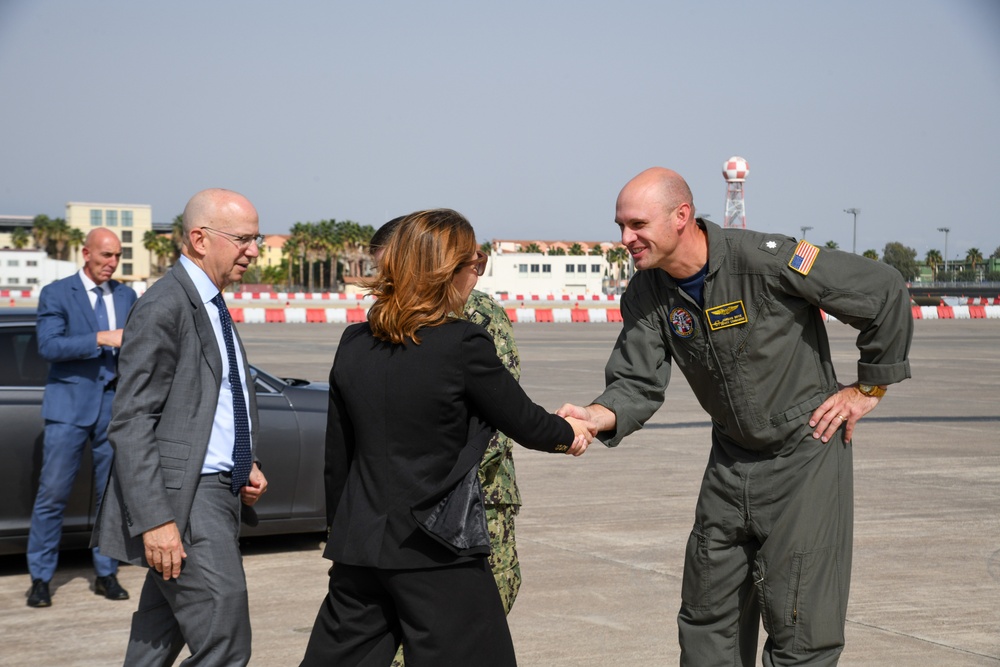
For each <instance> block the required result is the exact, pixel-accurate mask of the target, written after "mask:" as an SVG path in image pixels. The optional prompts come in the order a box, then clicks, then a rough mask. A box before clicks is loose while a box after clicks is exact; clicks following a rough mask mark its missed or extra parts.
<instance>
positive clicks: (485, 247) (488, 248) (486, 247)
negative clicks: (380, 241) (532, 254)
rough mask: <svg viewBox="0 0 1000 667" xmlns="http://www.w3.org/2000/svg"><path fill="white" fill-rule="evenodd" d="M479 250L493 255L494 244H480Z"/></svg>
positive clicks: (484, 242)
mask: <svg viewBox="0 0 1000 667" xmlns="http://www.w3.org/2000/svg"><path fill="white" fill-rule="evenodd" d="M368 238H371V237H368ZM479 249H480V250H482V251H483V254H484V255H492V254H493V244H492V243H490V242H489V241H483V242H482V244H480V246H479Z"/></svg>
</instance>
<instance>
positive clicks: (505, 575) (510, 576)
mask: <svg viewBox="0 0 1000 667" xmlns="http://www.w3.org/2000/svg"><path fill="white" fill-rule="evenodd" d="M517 510H518V506H517V505H487V506H486V526H487V528H489V531H490V546H491V550H490V569H491V570H493V578H494V579H495V580H496V582H497V590H499V591H500V600H501V601H502V602H503V610H504V613H506V614H509V613H510V608H511V607H513V606H514V598H516V597H517V591H518V590H519V589H520V588H521V564H520V563H519V562H518V560H517V544H516V543H515V541H514V517H515V516H516V515H517ZM391 667H403V647H402V646H400V647H399V649H398V650H397V651H396V657H395V658H393V659H392V666H391Z"/></svg>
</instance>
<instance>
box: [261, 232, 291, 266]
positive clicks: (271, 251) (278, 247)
mask: <svg viewBox="0 0 1000 667" xmlns="http://www.w3.org/2000/svg"><path fill="white" fill-rule="evenodd" d="M289 238H291V237H290V236H289V235H288V234H265V235H264V245H262V246H261V247H260V257H258V258H257V264H258V265H259V266H260V268H261V269H265V268H267V267H269V266H281V260H283V259H284V258H285V251H284V250H283V248H284V247H285V242H287V241H288V239H289Z"/></svg>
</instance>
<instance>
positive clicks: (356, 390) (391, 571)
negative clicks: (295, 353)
mask: <svg viewBox="0 0 1000 667" xmlns="http://www.w3.org/2000/svg"><path fill="white" fill-rule="evenodd" d="M485 259H486V258H485V256H483V255H482V253H480V252H478V249H477V246H476V239H475V234H474V232H473V229H472V227H471V225H470V224H469V222H468V221H467V220H466V219H465V218H464V217H462V216H461V215H460V214H459V213H457V212H455V211H452V210H448V209H438V210H430V211H419V212H416V213H412V214H410V215H408V216H406V217H405V218H404V219H403V221H402V222H401V223H400V224H399V227H398V229H397V231H396V233H395V234H394V235H393V237H392V240H391V241H390V242H389V245H388V246H387V247H386V250H385V254H384V255H383V257H382V259H381V261H380V264H379V274H378V276H377V277H376V278H375V280H374V281H373V283H372V284H371V285H369V287H370V288H371V291H372V293H373V294H374V295H375V296H376V298H377V300H376V302H375V304H374V305H373V306H372V308H371V310H370V311H369V313H368V322H366V323H364V324H357V325H354V326H351V327H348V329H347V330H346V331H345V332H344V335H343V338H342V339H341V342H340V346H339V347H338V349H337V356H336V359H335V360H334V364H333V369H332V371H331V372H330V411H329V421H328V424H327V436H326V440H327V442H326V485H327V502H328V505H329V507H328V510H329V516H330V518H331V521H332V525H331V531H330V540H329V542H328V543H327V546H326V551H325V552H324V556H325V557H326V558H329V559H330V560H332V561H334V563H335V565H334V566H333V568H331V571H330V587H329V592H328V594H327V596H326V599H325V600H324V601H323V604H322V605H321V607H320V610H319V613H318V615H317V618H316V623H315V625H314V627H313V631H312V636H311V637H310V639H309V645H308V647H307V649H306V655H305V658H304V659H303V661H302V665H307V666H312V665H323V666H326V665H338V666H341V667H347V666H352V665H371V666H378V667H383V666H385V665H388V664H389V663H390V662H391V661H392V657H393V654H394V653H395V651H396V647H397V646H398V645H399V644H400V643H402V645H403V651H404V656H405V659H406V664H407V667H421V666H434V667H440V666H442V665H476V666H477V667H489V666H492V665H497V666H505V667H506V666H509V665H515V664H516V661H515V658H514V647H513V643H512V642H511V638H510V631H509V630H508V627H507V620H506V617H505V615H504V610H503V605H502V604H501V601H500V596H499V593H498V592H497V587H496V583H495V582H494V580H493V575H492V574H491V572H490V568H489V565H488V563H487V558H486V556H487V555H488V553H489V539H488V536H487V535H485V520H484V519H483V517H482V516H481V515H480V512H481V508H482V499H481V492H480V497H479V498H478V499H477V497H476V493H477V492H478V478H477V477H476V474H475V471H476V469H477V467H478V464H479V458H480V457H481V455H482V451H483V449H484V448H485V446H486V444H487V442H488V440H489V436H490V434H491V433H492V430H493V429H499V430H502V431H503V432H504V433H507V434H508V435H510V436H511V437H512V438H513V439H514V440H515V441H516V442H519V443H520V444H522V445H523V446H525V447H530V448H532V449H538V450H542V451H548V452H560V453H566V454H572V455H574V456H579V455H580V454H583V453H584V451H586V449H587V445H588V444H589V443H590V441H591V440H592V438H593V431H592V429H591V426H590V424H588V423H586V422H582V421H577V420H574V419H563V418H562V417H558V416H556V415H553V414H549V413H548V412H546V411H545V409H544V408H541V407H540V406H538V405H535V404H534V403H532V402H531V400H530V399H529V398H528V397H527V396H526V395H525V393H524V391H523V390H522V389H521V387H520V385H518V384H517V382H516V381H515V380H514V379H513V378H512V377H511V375H510V373H508V372H507V371H506V370H505V369H504V368H503V366H502V365H501V364H500V361H499V359H498V358H497V355H496V350H495V347H494V344H493V341H492V339H491V338H490V337H489V335H488V334H487V333H486V331H485V330H484V329H482V328H481V327H480V326H478V325H476V324H473V323H471V322H468V321H465V320H463V319H460V317H459V316H460V314H461V312H462V306H463V304H464V303H465V301H466V299H467V298H468V296H469V293H470V292H471V291H472V288H473V287H475V285H476V281H477V278H478V276H479V275H481V274H482V271H483V268H484V267H485ZM470 480H471V482H470ZM470 489H471V490H470ZM477 500H478V503H477Z"/></svg>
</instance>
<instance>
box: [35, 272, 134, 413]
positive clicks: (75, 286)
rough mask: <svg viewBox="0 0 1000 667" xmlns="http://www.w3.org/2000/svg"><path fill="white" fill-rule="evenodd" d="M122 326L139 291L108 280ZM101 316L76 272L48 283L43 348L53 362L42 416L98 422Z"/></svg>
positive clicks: (41, 305) (41, 317)
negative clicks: (98, 341) (91, 302)
mask: <svg viewBox="0 0 1000 667" xmlns="http://www.w3.org/2000/svg"><path fill="white" fill-rule="evenodd" d="M108 284H109V285H110V287H111V294H112V296H113V300H114V304H115V320H116V323H117V326H118V328H122V327H123V326H124V325H125V319H126V318H127V317H128V312H129V310H130V309H131V308H132V304H134V303H135V300H136V295H135V290H133V289H132V288H131V287H127V286H125V285H123V284H121V283H119V282H118V281H116V280H111V281H108ZM97 331H98V328H97V317H96V316H95V315H94V308H93V306H91V305H90V298H89V295H88V294H87V290H86V289H85V288H84V286H83V281H82V280H80V275H79V274H78V273H74V274H73V275H72V276H69V277H68V278H63V279H62V280H57V281H56V282H54V283H51V284H49V285H46V286H45V287H43V288H42V292H41V294H40V295H39V297H38V325H37V332H38V353H39V354H40V355H41V356H42V357H43V358H44V359H45V360H46V361H48V362H49V364H50V366H49V377H48V380H47V381H46V384H45V397H44V398H43V399H42V417H43V418H44V419H46V420H49V421H57V422H63V423H66V424H77V425H79V426H88V425H90V424H93V423H95V422H96V421H97V414H98V411H99V410H100V407H101V394H102V392H103V390H104V387H101V386H98V380H97V378H98V375H99V373H100V371H101V360H100V348H98V347H97Z"/></svg>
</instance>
